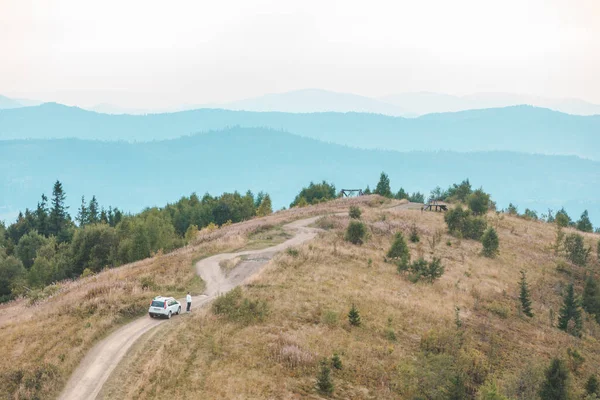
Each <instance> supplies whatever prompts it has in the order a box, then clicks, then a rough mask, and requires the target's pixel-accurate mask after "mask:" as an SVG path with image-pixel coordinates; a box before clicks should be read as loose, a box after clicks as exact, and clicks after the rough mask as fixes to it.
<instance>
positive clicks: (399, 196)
mask: <svg viewBox="0 0 600 400" xmlns="http://www.w3.org/2000/svg"><path fill="white" fill-rule="evenodd" d="M394 197H396V199H398V200H402V199H408V193H406V191H405V190H404V188H400V190H398V193H396V196H394Z"/></svg>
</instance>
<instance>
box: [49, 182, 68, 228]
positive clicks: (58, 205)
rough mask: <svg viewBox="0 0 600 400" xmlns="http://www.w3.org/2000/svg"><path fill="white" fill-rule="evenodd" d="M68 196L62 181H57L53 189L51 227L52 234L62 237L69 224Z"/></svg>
mask: <svg viewBox="0 0 600 400" xmlns="http://www.w3.org/2000/svg"><path fill="white" fill-rule="evenodd" d="M66 199H67V196H66V195H65V192H64V190H63V187H62V183H60V181H56V183H55V184H54V188H53V189H52V207H51V209H50V217H49V227H48V231H49V233H50V234H52V235H55V236H57V237H58V236H60V235H61V233H62V231H63V229H65V225H66V222H67V216H68V214H67V208H68V207H67V206H66V205H65V200H66Z"/></svg>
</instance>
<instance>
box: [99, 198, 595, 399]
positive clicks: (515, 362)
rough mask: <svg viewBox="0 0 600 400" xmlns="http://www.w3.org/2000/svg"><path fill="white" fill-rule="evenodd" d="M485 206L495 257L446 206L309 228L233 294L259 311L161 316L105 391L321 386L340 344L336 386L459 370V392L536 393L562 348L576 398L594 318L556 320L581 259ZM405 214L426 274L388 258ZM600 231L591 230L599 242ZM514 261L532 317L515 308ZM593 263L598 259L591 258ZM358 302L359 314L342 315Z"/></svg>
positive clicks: (402, 383) (431, 394) (400, 388)
mask: <svg viewBox="0 0 600 400" xmlns="http://www.w3.org/2000/svg"><path fill="white" fill-rule="evenodd" d="M389 205H390V204H388V205H387V206H389ZM486 218H487V219H488V223H489V224H490V225H492V226H494V227H495V228H496V230H497V231H498V234H499V237H500V254H499V255H498V257H496V258H494V259H488V258H485V257H482V256H481V255H480V253H481V244H480V243H479V242H476V241H472V240H460V239H457V238H455V237H452V236H449V235H447V234H446V233H445V232H446V228H445V223H444V222H443V216H442V215H441V214H437V213H421V212H420V211H418V210H397V209H396V210H395V209H393V208H388V209H370V208H367V207H363V216H362V219H363V221H364V222H365V223H366V224H367V225H368V231H369V234H370V238H369V239H368V241H367V242H366V243H365V244H363V245H362V246H355V245H352V244H350V243H348V242H346V241H344V240H343V236H344V229H345V227H346V226H347V224H348V222H349V221H348V217H346V216H329V217H327V218H325V219H323V220H321V221H320V222H319V223H318V225H319V226H321V227H323V228H325V229H326V231H325V232H323V233H322V234H321V235H320V236H319V238H318V239H317V240H314V241H312V242H310V243H307V244H305V245H303V246H301V247H299V248H296V249H293V250H292V251H288V252H286V253H284V254H280V255H279V256H277V257H276V259H275V260H273V261H272V262H271V263H270V264H269V265H268V266H267V267H266V269H265V270H264V271H263V272H262V274H261V275H260V276H259V277H258V278H256V279H255V280H254V281H253V282H252V283H251V284H250V285H248V286H247V287H245V288H244V289H243V291H242V292H241V295H242V297H243V298H246V299H248V300H249V301H250V302H252V301H258V302H265V303H266V304H267V307H268V310H269V311H268V313H267V315H266V316H265V317H264V318H263V319H255V320H252V319H250V320H248V319H244V318H240V317H239V315H238V316H237V317H228V316H227V314H226V315H216V314H215V313H214V312H212V311H210V310H206V311H204V312H201V313H195V314H193V315H192V316H190V317H189V318H185V319H184V318H182V319H179V320H177V321H173V323H172V324H164V325H162V326H161V327H160V328H159V329H157V330H156V331H154V332H153V333H151V335H148V336H147V337H146V342H143V343H140V344H139V346H137V348H136V349H134V350H133V351H132V352H131V353H130V355H129V360H128V361H127V362H126V363H125V364H123V372H124V373H121V374H116V375H113V379H112V381H111V382H109V385H108V386H107V387H106V389H105V393H104V395H105V396H106V397H105V398H126V399H133V398H135V399H154V398H182V399H184V398H189V399H192V398H249V399H250V398H252V399H258V398H278V399H284V398H286V399H287V398H289V399H291V398H321V397H322V396H321V395H320V394H318V392H317V390H316V388H315V382H316V377H317V374H318V371H319V368H320V367H319V361H320V360H322V359H323V358H331V357H332V356H333V354H334V353H337V354H338V355H339V358H340V359H341V361H342V369H340V370H337V369H334V370H333V371H332V373H331V377H332V380H333V384H334V392H333V395H332V397H333V398H339V399H346V398H353V399H387V398H390V399H391V398H400V399H445V398H448V397H447V396H448V394H447V392H446V390H448V389H449V388H450V387H451V386H452V385H451V382H453V381H455V378H456V376H460V378H461V379H462V381H463V382H464V388H465V390H466V392H464V393H463V395H462V396H463V397H460V398H472V397H474V396H476V395H478V394H479V395H480V394H483V393H484V392H486V390H487V392H488V393H489V392H493V390H494V387H495V388H496V391H497V392H499V393H503V394H504V395H505V396H507V397H508V398H511V399H534V398H537V397H536V396H537V393H538V391H539V388H540V385H541V382H542V381H543V379H544V376H543V372H544V369H545V368H546V367H547V366H548V365H549V363H550V359H551V358H552V357H560V358H562V359H564V360H566V362H567V365H568V366H569V368H570V375H571V382H570V385H571V386H570V391H571V393H572V394H573V395H574V396H575V397H574V398H580V397H579V396H581V395H582V392H583V389H582V388H583V385H584V383H585V381H586V380H587V378H588V377H589V376H590V374H592V373H597V371H598V367H599V366H600V345H599V344H598V343H599V342H598V340H599V339H600V326H599V325H598V324H596V323H595V322H594V321H593V320H592V319H591V318H587V317H586V318H585V321H584V336H583V338H582V339H579V338H576V337H573V336H571V335H569V334H567V333H565V332H563V331H560V330H558V329H557V328H556V327H555V326H556V318H557V315H558V311H559V309H560V307H561V304H562V297H561V295H562V293H563V291H564V288H565V285H566V284H567V283H568V282H575V287H576V292H577V293H578V294H581V292H582V286H581V280H582V276H583V274H584V273H585V271H586V270H585V269H583V268H580V267H575V266H574V265H570V264H568V263H566V261H564V259H563V258H562V257H561V256H556V255H554V253H553V251H551V250H550V248H551V245H552V243H553V242H554V240H555V228H554V226H552V225H549V224H544V223H540V222H531V221H526V220H523V219H518V218H515V217H510V216H506V215H496V214H488V215H487V217H486ZM413 224H415V225H416V227H417V229H418V233H419V236H420V241H419V242H418V243H409V247H410V253H411V255H412V258H413V259H415V258H417V257H419V256H424V257H425V258H427V259H430V258H431V257H434V256H435V257H439V258H441V260H442V263H443V265H444V266H445V270H446V272H445V274H444V275H443V276H442V277H441V279H439V280H438V281H436V282H434V283H433V284H427V283H416V284H415V283H411V282H410V281H409V280H408V279H407V278H406V277H405V276H402V275H400V274H399V273H398V272H397V271H396V267H395V266H394V265H393V264H391V263H388V262H386V260H385V254H386V252H387V250H388V249H389V248H390V245H391V242H392V239H393V236H394V233H395V232H398V231H400V232H404V233H405V236H406V237H408V234H409V230H410V227H411V226H412V225H413ZM436 236H437V240H436V241H435V244H434V243H433V240H434V238H435V237H436ZM599 238H600V237H599V236H598V235H592V234H589V235H587V236H586V238H585V240H586V242H587V244H589V245H592V244H593V245H594V246H595V242H596V241H597V240H598V239H599ZM594 248H595V247H594ZM557 266H560V268H557ZM520 270H525V271H526V272H527V278H528V282H529V285H530V288H531V293H532V300H533V312H534V314H535V316H534V317H533V318H531V319H530V318H527V317H525V316H523V315H522V314H521V313H520V312H519V307H518V304H519V301H518V295H519V291H518V287H519V286H518V281H519V271H520ZM588 271H594V272H595V273H598V271H599V264H598V260H597V259H596V257H595V256H594V257H593V260H592V262H591V263H590V264H589V267H588ZM352 304H355V305H356V308H357V309H358V310H359V312H360V316H361V320H362V324H361V325H360V326H351V325H350V324H349V323H348V318H347V314H348V311H349V310H350V308H351V306H352ZM457 310H459V311H457ZM236 318H237V319H236ZM457 320H458V321H459V322H457ZM575 352H577V353H578V354H580V355H581V356H582V357H583V358H584V361H583V362H580V361H582V360H581V359H579V358H577V356H574V354H575ZM569 354H571V355H570V356H569ZM125 371H126V373H125ZM485 388H487V389H485ZM488 398H501V397H488Z"/></svg>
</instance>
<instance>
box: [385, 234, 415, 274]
mask: <svg viewBox="0 0 600 400" xmlns="http://www.w3.org/2000/svg"><path fill="white" fill-rule="evenodd" d="M386 256H387V257H388V258H391V259H392V260H396V261H398V266H399V267H401V268H407V267H408V262H409V261H410V251H409V249H408V245H407V244H406V240H404V235H402V232H398V233H396V237H395V238H394V242H393V243H392V247H390V250H389V251H388V252H387V255H386Z"/></svg>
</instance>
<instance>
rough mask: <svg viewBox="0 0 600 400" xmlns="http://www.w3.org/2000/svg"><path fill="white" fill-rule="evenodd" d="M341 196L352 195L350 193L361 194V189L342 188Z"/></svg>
mask: <svg viewBox="0 0 600 400" xmlns="http://www.w3.org/2000/svg"><path fill="white" fill-rule="evenodd" d="M341 193H342V197H352V195H354V194H357V196H362V195H363V191H362V189H342V191H341Z"/></svg>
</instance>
